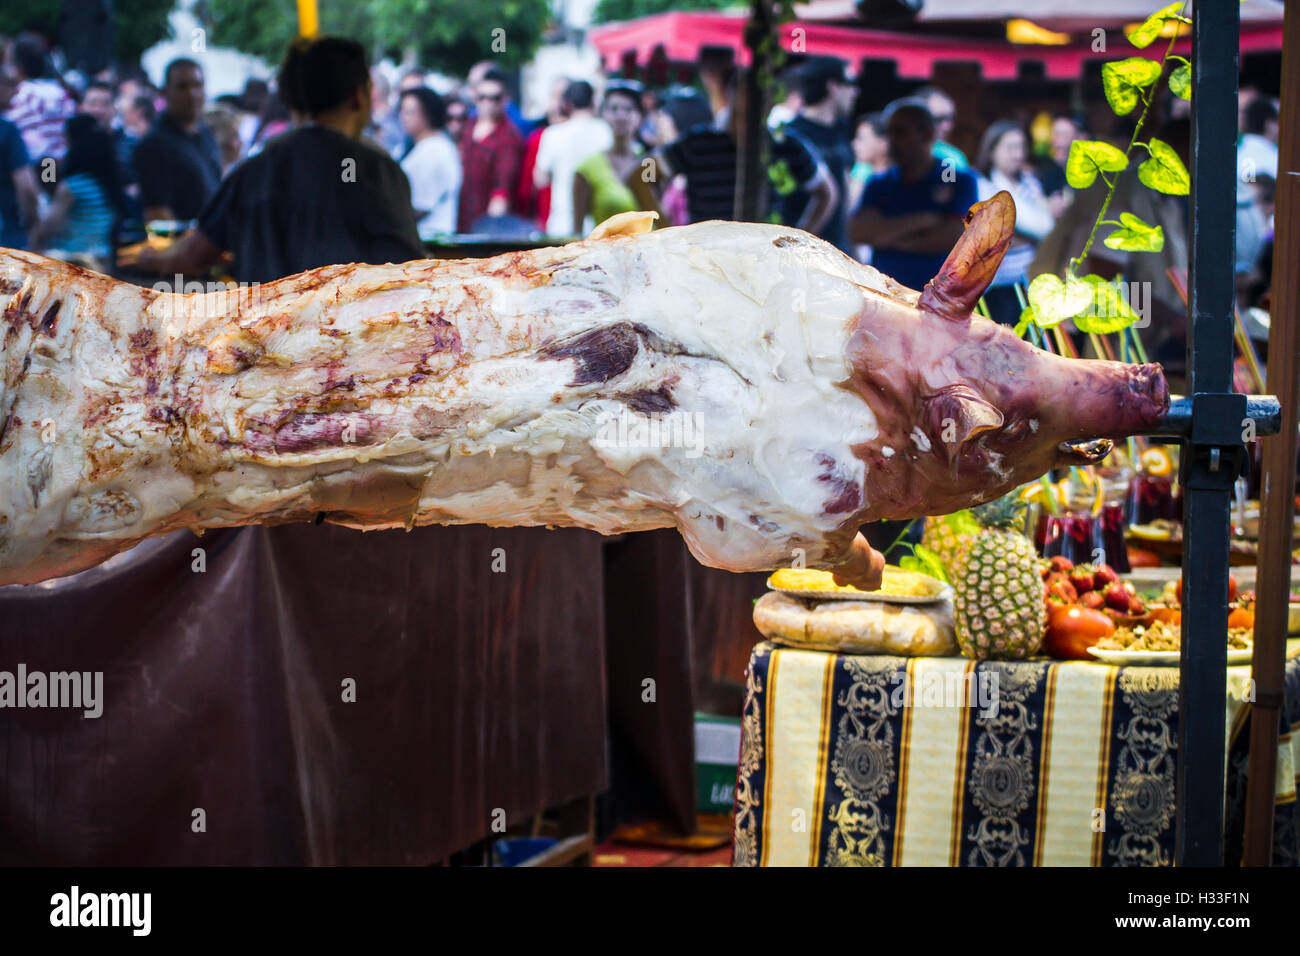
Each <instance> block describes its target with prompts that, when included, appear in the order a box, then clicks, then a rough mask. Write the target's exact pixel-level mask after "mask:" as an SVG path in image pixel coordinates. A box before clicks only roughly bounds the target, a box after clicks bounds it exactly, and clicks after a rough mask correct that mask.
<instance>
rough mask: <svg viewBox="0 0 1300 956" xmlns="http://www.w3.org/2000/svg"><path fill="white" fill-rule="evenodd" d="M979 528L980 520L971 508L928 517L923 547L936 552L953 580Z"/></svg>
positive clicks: (949, 579)
mask: <svg viewBox="0 0 1300 956" xmlns="http://www.w3.org/2000/svg"><path fill="white" fill-rule="evenodd" d="M979 530H980V525H979V522H978V521H976V520H975V516H974V515H973V514H971V512H970V511H969V510H966V511H958V512H956V513H955V514H950V515H941V516H939V517H937V518H926V519H925V530H924V531H922V532H921V547H923V548H927V549H928V550H930V551H933V552H934V554H935V556H936V557H938V559H939V561H940V562H941V563H942V564H943V566H944V570H946V571H947V572H948V577H947V580H948V581H949V582H951V581H953V580H955V578H956V575H957V564H958V562H959V561H960V560H961V557H962V555H964V554H965V553H966V549H967V548H969V547H970V546H971V543H972V542H974V540H975V536H976V535H977V534H979Z"/></svg>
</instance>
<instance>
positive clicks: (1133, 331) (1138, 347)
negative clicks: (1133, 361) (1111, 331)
mask: <svg viewBox="0 0 1300 956" xmlns="http://www.w3.org/2000/svg"><path fill="white" fill-rule="evenodd" d="M1127 331H1128V334H1129V335H1131V336H1133V349H1134V351H1136V352H1137V357H1138V361H1139V362H1142V363H1143V364H1144V365H1145V364H1146V363H1147V362H1149V361H1150V359H1148V358H1147V350H1146V347H1145V346H1144V345H1143V344H1142V336H1140V335H1138V330H1137V327H1136V326H1133V325H1130V326H1129V327H1128V329H1127Z"/></svg>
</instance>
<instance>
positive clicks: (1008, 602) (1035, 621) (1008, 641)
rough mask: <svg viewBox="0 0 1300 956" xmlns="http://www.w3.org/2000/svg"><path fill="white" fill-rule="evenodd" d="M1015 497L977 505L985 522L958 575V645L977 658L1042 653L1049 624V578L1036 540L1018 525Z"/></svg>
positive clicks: (955, 586)
mask: <svg viewBox="0 0 1300 956" xmlns="http://www.w3.org/2000/svg"><path fill="white" fill-rule="evenodd" d="M1022 507H1023V505H1022V504H1021V503H1020V502H1018V501H1017V500H1016V499H1015V498H1014V497H1013V496H1007V497H1005V498H1000V499H998V500H997V501H992V502H990V503H988V504H986V505H981V506H979V507H978V508H976V509H975V517H976V519H977V520H978V521H979V522H980V524H981V525H982V526H983V528H982V530H981V531H980V532H979V534H978V535H976V537H975V540H974V542H972V543H971V545H970V547H969V548H968V549H967V551H966V553H965V555H964V556H963V557H962V558H961V559H960V561H959V562H958V566H957V573H956V574H955V575H954V576H953V590H954V592H955V597H954V602H953V603H954V612H955V614H954V623H955V625H956V631H957V644H958V646H959V647H960V648H961V651H962V653H963V654H965V655H966V656H967V657H973V658H975V659H976V660H987V659H989V658H1011V659H1021V658H1025V657H1029V656H1031V655H1033V654H1036V653H1038V648H1039V646H1040V645H1041V644H1042V643H1043V632H1044V630H1045V628H1046V626H1047V606H1046V604H1045V602H1044V601H1043V578H1042V575H1041V573H1040V571H1039V566H1038V555H1037V554H1036V553H1035V551H1034V546H1033V543H1032V542H1031V541H1030V540H1029V538H1027V537H1026V536H1025V535H1024V533H1023V532H1021V531H1020V530H1018V529H1017V528H1016V527H1015V526H1016V524H1017V522H1018V520H1019V515H1018V512H1019V510H1020V508H1022Z"/></svg>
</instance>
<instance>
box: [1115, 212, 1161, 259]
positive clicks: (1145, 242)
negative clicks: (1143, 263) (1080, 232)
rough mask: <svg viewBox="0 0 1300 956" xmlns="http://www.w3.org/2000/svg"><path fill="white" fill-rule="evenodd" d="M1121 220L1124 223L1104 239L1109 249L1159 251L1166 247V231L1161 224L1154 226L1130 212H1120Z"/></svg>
mask: <svg viewBox="0 0 1300 956" xmlns="http://www.w3.org/2000/svg"><path fill="white" fill-rule="evenodd" d="M1119 221H1120V222H1121V223H1123V225H1122V226H1121V227H1120V228H1119V229H1116V230H1115V231H1114V232H1112V233H1111V234H1110V235H1109V236H1107V237H1106V238H1105V239H1104V240H1102V241H1103V242H1104V243H1105V245H1106V248H1107V249H1119V250H1120V251H1122V252H1159V251H1160V250H1161V249H1163V248H1164V247H1165V231H1164V229H1162V228H1161V227H1160V226H1152V225H1150V224H1149V223H1146V222H1143V221H1142V220H1141V219H1139V218H1138V217H1137V216H1135V215H1133V214H1132V213H1128V212H1122V213H1120V214H1119Z"/></svg>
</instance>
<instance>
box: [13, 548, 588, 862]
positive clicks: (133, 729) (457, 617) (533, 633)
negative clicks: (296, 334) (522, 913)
mask: <svg viewBox="0 0 1300 956" xmlns="http://www.w3.org/2000/svg"><path fill="white" fill-rule="evenodd" d="M195 548H202V549H203V552H204V558H205V560H206V570H205V571H203V572H202V573H197V572H195V571H194V570H192V562H193V560H194V556H193V549H195ZM497 548H501V549H503V551H502V552H500V553H497V554H495V555H494V549H497ZM494 557H496V558H501V557H503V558H504V561H505V570H504V571H503V572H500V573H498V572H495V571H493V569H492V565H493V560H494ZM498 566H499V565H498ZM20 662H21V663H24V664H26V667H27V669H28V671H29V672H31V671H35V670H40V671H47V672H48V671H69V670H77V671H103V673H104V689H103V698H104V710H103V715H102V717H100V718H99V719H87V718H84V717H83V716H82V713H81V711H79V710H56V709H43V710H37V709H4V710H0V863H11V864H12V863H42V864H92V865H94V864H214V863H216V864H297V863H314V864H386V863H405V864H423V863H431V862H434V861H436V860H438V859H441V858H443V857H446V856H447V855H448V854H450V853H452V852H454V851H456V850H458V849H461V848H463V847H465V846H467V845H469V844H471V843H473V842H474V841H476V840H478V839H480V838H482V837H485V836H488V835H490V834H491V833H492V832H493V831H492V822H493V813H494V811H495V810H497V809H500V810H504V811H505V814H506V822H507V823H508V824H514V823H517V822H519V821H520V820H521V819H522V818H523V817H525V816H527V815H530V814H532V813H535V812H537V811H538V810H539V809H541V808H543V807H546V806H553V805H556V804H559V803H562V802H565V801H567V800H570V799H572V798H574V797H577V796H580V795H583V794H590V793H596V792H599V791H600V790H602V789H603V788H604V787H605V785H606V755H605V686H604V680H605V677H604V673H605V671H604V665H605V661H604V609H603V603H602V582H601V550H600V538H599V537H598V536H596V535H594V534H589V533H586V532H581V531H572V530H563V531H545V530H542V529H493V528H484V527H469V526H467V527H454V528H441V527H433V528H419V529H416V530H414V531H412V532H410V533H404V532H400V531H386V532H372V533H367V534H362V533H360V532H355V531H350V530H347V529H343V528H336V527H332V526H328V525H322V526H319V527H313V526H307V525H295V526H285V527H279V528H269V529H268V528H260V527H254V528H244V529H238V530H230V531H220V532H210V533H208V534H207V535H205V536H204V537H203V538H201V539H199V538H195V537H194V536H193V535H191V534H189V533H188V532H182V533H179V534H176V535H171V536H169V537H166V538H162V539H157V540H153V541H148V542H145V543H144V544H143V545H141V546H140V547H139V548H137V549H135V550H134V551H132V552H129V553H128V554H126V555H119V556H118V557H116V558H114V559H112V560H111V561H110V562H108V563H106V564H105V565H101V566H100V567H98V568H94V569H91V570H90V571H87V572H84V573H82V574H79V575H75V576H72V577H70V578H65V579H61V580H58V581H54V582H47V583H46V584H43V585H37V586H32V587H26V588H23V587H9V588H0V670H8V671H11V672H12V671H14V670H15V669H16V666H17V664H18V663H20ZM349 678H350V679H352V680H354V681H355V687H356V700H355V703H347V702H344V700H343V682H344V681H345V679H349ZM197 808H201V809H202V810H203V811H204V813H205V816H206V821H205V822H206V832H202V833H196V832H194V831H193V829H192V821H193V820H194V814H193V811H194V810H195V809H197Z"/></svg>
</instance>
